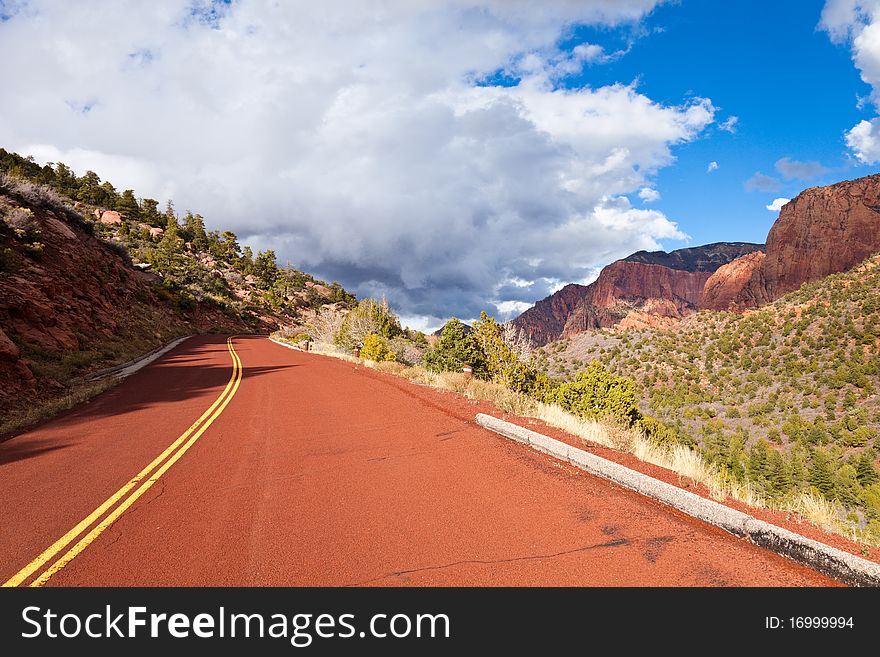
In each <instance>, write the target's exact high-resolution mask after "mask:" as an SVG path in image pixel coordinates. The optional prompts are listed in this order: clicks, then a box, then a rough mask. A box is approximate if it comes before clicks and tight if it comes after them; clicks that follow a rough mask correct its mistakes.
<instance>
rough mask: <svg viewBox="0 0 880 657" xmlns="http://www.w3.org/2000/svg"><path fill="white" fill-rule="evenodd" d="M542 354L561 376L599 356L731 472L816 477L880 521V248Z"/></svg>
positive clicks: (775, 481)
mask: <svg viewBox="0 0 880 657" xmlns="http://www.w3.org/2000/svg"><path fill="white" fill-rule="evenodd" d="M535 360H536V362H537V363H538V364H539V365H540V366H541V367H543V368H545V369H546V370H547V371H549V373H550V374H551V375H552V376H557V377H559V376H562V377H570V376H573V375H574V374H575V373H576V372H578V371H581V370H582V369H583V368H584V367H585V366H586V365H587V364H588V363H589V362H591V361H593V360H599V361H601V362H603V363H604V364H606V366H607V367H608V368H609V369H610V370H611V371H612V372H614V373H615V374H618V375H623V376H626V377H628V378H631V379H632V380H633V381H634V382H635V385H636V390H637V393H638V396H639V398H640V399H641V403H642V410H643V411H644V412H646V413H648V414H650V415H652V416H655V417H657V418H659V419H661V420H663V421H665V422H666V423H668V424H669V425H670V426H672V427H673V428H675V430H676V432H677V434H678V436H679V438H680V439H681V440H683V441H685V442H690V443H692V444H697V445H698V446H699V448H700V449H701V450H702V451H703V453H704V455H705V456H706V457H707V458H709V459H710V460H711V461H712V462H714V463H716V464H717V465H718V466H719V467H723V468H724V469H726V471H727V472H728V473H729V474H730V476H734V477H737V478H739V479H748V481H750V482H751V483H752V484H753V485H754V486H755V487H756V488H757V489H758V490H759V491H760V492H761V493H762V494H763V495H766V496H769V497H771V498H773V497H784V496H786V495H789V494H792V493H794V492H798V491H804V490H807V489H808V488H809V487H811V486H812V487H814V488H816V489H817V490H819V492H821V494H823V495H825V496H826V497H828V498H829V499H833V500H837V501H840V502H842V503H844V504H845V505H846V506H848V507H850V508H852V509H855V514H856V516H857V518H856V522H857V523H861V526H862V527H864V526H865V523H867V522H878V523H880V486H877V485H876V484H877V482H878V481H880V472H878V471H877V452H878V450H880V395H878V393H880V255H875V256H873V257H871V258H869V259H868V260H866V261H865V262H864V263H862V264H860V265H859V266H857V267H856V268H854V269H852V270H850V271H849V272H846V273H838V274H833V275H831V276H828V277H826V278H823V279H821V280H819V281H816V282H813V283H809V284H806V285H804V286H802V287H801V288H800V289H799V290H798V291H796V292H792V293H789V294H788V295H785V296H783V297H782V298H780V299H778V300H777V301H775V302H772V303H770V304H767V305H764V306H762V307H761V308H760V309H757V310H748V311H746V312H744V313H730V312H708V311H703V312H700V313H698V314H696V315H692V316H690V317H688V318H686V319H685V320H683V321H682V322H681V323H679V324H678V325H677V326H676V327H675V328H674V330H671V331H657V330H644V331H613V332H612V331H591V332H586V333H582V334H580V335H577V336H575V337H573V338H572V339H570V340H564V341H560V342H557V343H554V344H552V345H548V346H547V347H545V348H543V349H542V350H540V351H539V352H538V353H537V355H536V358H535ZM874 528H875V531H876V532H877V536H878V538H880V524H877V525H875V526H874Z"/></svg>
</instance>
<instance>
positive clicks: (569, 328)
mask: <svg viewBox="0 0 880 657" xmlns="http://www.w3.org/2000/svg"><path fill="white" fill-rule="evenodd" d="M710 275H711V274H710V273H709V272H701V271H697V272H690V271H682V270H680V269H670V268H669V267H663V266H661V265H646V264H643V263H640V262H626V261H623V260H618V261H617V262H615V263H612V264H610V265H609V266H607V267H605V269H603V270H602V273H600V274H599V278H598V279H596V282H594V283H592V284H591V285H589V286H588V287H589V290H588V291H587V292H586V294H585V295H584V297H583V299H582V300H581V301H580V302H579V304H578V305H577V306H576V307H575V309H574V310H573V312H572V313H571V314H570V315H569V318H568V320H567V321H566V322H565V325H564V327H563V329H562V337H564V338H566V337H571V336H573V335H577V334H578V333H582V332H583V331H586V330H589V329H596V328H604V327H610V326H614V325H615V324H617V323H618V322H620V321H621V320H623V319H624V318H625V317H626V316H627V314H629V313H630V312H631V311H640V312H654V313H656V314H657V315H659V316H661V317H674V318H680V317H684V316H685V315H688V314H690V313H692V312H694V311H695V310H696V309H697V307H698V306H699V305H700V302H701V301H702V299H703V286H704V285H705V284H706V280H707V279H708V278H709V276H710ZM648 308H650V309H651V310H647V309H648Z"/></svg>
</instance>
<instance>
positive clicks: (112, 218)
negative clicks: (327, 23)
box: [101, 210, 122, 226]
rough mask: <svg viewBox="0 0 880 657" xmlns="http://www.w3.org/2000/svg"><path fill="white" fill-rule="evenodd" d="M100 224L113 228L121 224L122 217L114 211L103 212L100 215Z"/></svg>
mask: <svg viewBox="0 0 880 657" xmlns="http://www.w3.org/2000/svg"><path fill="white" fill-rule="evenodd" d="M101 223H102V224H107V225H108V226H115V225H119V224H121V223H122V215H120V214H119V213H118V212H116V211H115V210H105V211H104V212H102V213H101Z"/></svg>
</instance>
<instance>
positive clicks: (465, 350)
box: [422, 318, 489, 379]
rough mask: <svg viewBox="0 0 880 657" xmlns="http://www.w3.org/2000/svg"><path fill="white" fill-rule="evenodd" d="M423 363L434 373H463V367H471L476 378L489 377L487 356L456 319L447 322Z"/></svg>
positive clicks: (472, 336) (471, 334)
mask: <svg viewBox="0 0 880 657" xmlns="http://www.w3.org/2000/svg"><path fill="white" fill-rule="evenodd" d="M422 362H423V363H424V365H425V367H426V368H427V369H428V370H430V371H432V372H461V369H462V367H464V366H465V365H470V366H471V367H473V368H474V375H475V376H477V377H479V378H481V379H485V378H488V377H489V371H488V369H487V366H486V354H485V353H484V352H483V350H482V349H481V348H480V345H479V344H478V343H477V340H476V338H475V337H474V335H473V333H468V332H467V331H466V329H465V326H464V324H462V323H461V321H460V320H458V319H455V318H452V319H451V320H449V321H448V322H446V326H444V327H443V332H442V333H441V335H440V339H439V340H438V341H437V342H436V343H435V344H434V346H433V347H432V348H431V349H430V350H429V351H428V353H426V354H425V357H424V358H423V360H422Z"/></svg>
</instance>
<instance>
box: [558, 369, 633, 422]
mask: <svg viewBox="0 0 880 657" xmlns="http://www.w3.org/2000/svg"><path fill="white" fill-rule="evenodd" d="M554 397H555V399H553V401H555V402H556V403H557V404H559V405H560V406H561V407H562V408H564V409H565V410H567V411H571V412H572V413H574V414H575V415H578V416H580V417H583V418H587V419H592V418H606V419H616V420H622V421H623V422H624V423H625V424H626V425H627V426H632V425H634V424H635V423H636V422H638V421H639V420H641V419H642V414H641V412H640V411H639V408H638V405H637V403H636V395H635V384H634V383H633V382H632V380H631V379H627V378H625V377H622V376H615V375H613V374H611V373H610V372H608V370H606V369H605V366H604V365H602V363H600V362H599V361H593V362H591V363H590V364H589V365H588V366H587V369H586V370H585V371H583V372H579V373H578V375H577V376H576V377H575V379H574V381H569V382H566V383H563V384H562V385H560V386H559V387H558V388H557V389H556V390H555V392H554Z"/></svg>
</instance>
